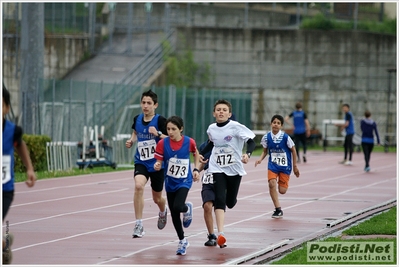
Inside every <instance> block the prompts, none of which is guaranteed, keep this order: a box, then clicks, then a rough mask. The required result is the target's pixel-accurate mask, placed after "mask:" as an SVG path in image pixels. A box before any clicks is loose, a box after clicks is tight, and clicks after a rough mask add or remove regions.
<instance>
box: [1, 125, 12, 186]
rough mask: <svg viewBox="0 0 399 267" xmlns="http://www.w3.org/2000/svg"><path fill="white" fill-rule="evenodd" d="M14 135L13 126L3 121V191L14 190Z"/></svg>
mask: <svg viewBox="0 0 399 267" xmlns="http://www.w3.org/2000/svg"><path fill="white" fill-rule="evenodd" d="M14 133H15V124H13V123H11V122H10V121H7V120H6V121H5V124H4V128H3V159H2V161H3V164H2V167H3V170H2V171H3V174H2V175H3V191H5V192H9V191H13V190H14Z"/></svg>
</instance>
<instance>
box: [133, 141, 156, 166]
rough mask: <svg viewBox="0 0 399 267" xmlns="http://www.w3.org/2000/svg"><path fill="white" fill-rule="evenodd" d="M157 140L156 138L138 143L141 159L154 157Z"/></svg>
mask: <svg viewBox="0 0 399 267" xmlns="http://www.w3.org/2000/svg"><path fill="white" fill-rule="evenodd" d="M156 146H157V142H155V140H154V139H150V140H146V141H142V142H138V143H137V149H138V152H139V155H140V160H143V161H145V160H150V159H153V158H154V154H155V147H156Z"/></svg>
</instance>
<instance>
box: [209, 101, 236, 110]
mask: <svg viewBox="0 0 399 267" xmlns="http://www.w3.org/2000/svg"><path fill="white" fill-rule="evenodd" d="M219 104H224V105H227V106H228V107H229V112H230V113H231V110H232V109H233V107H232V105H231V103H230V102H229V101H227V100H225V99H219V100H217V101H216V102H215V105H213V111H215V108H216V106H217V105H219Z"/></svg>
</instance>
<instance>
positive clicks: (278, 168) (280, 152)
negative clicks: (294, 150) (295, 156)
mask: <svg viewBox="0 0 399 267" xmlns="http://www.w3.org/2000/svg"><path fill="white" fill-rule="evenodd" d="M287 139H288V134H286V133H284V132H283V133H282V134H280V137H279V138H278V139H277V140H276V141H273V138H272V136H271V132H269V133H268V134H267V149H268V151H269V163H268V165H267V166H268V169H269V170H270V171H272V172H274V173H285V174H291V170H292V160H291V149H290V148H289V147H288V146H287Z"/></svg>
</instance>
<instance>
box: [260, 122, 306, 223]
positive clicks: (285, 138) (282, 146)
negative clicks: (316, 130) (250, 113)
mask: <svg viewBox="0 0 399 267" xmlns="http://www.w3.org/2000/svg"><path fill="white" fill-rule="evenodd" d="M283 125H284V118H283V117H282V116H281V115H274V116H273V117H272V119H271V127H272V130H271V131H269V132H268V133H267V134H265V135H264V136H263V137H262V140H261V141H260V144H261V145H262V146H263V152H262V154H261V155H260V158H259V159H258V160H257V161H256V162H255V167H256V166H257V165H259V164H261V162H262V160H263V159H264V158H265V157H266V155H267V154H269V163H268V174H267V178H268V181H269V193H270V197H271V198H272V201H273V204H274V207H275V211H274V213H273V215H272V218H275V219H279V218H282V217H283V210H282V209H281V205H280V201H279V199H278V192H280V194H285V193H286V192H287V190H288V181H289V179H290V174H291V171H292V167H294V174H295V176H296V177H299V170H298V167H297V165H296V163H297V155H296V150H295V144H294V142H293V141H292V139H291V137H290V136H289V135H288V134H286V133H284V132H283V131H281V128H282V127H283ZM277 184H278V192H277Z"/></svg>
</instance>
